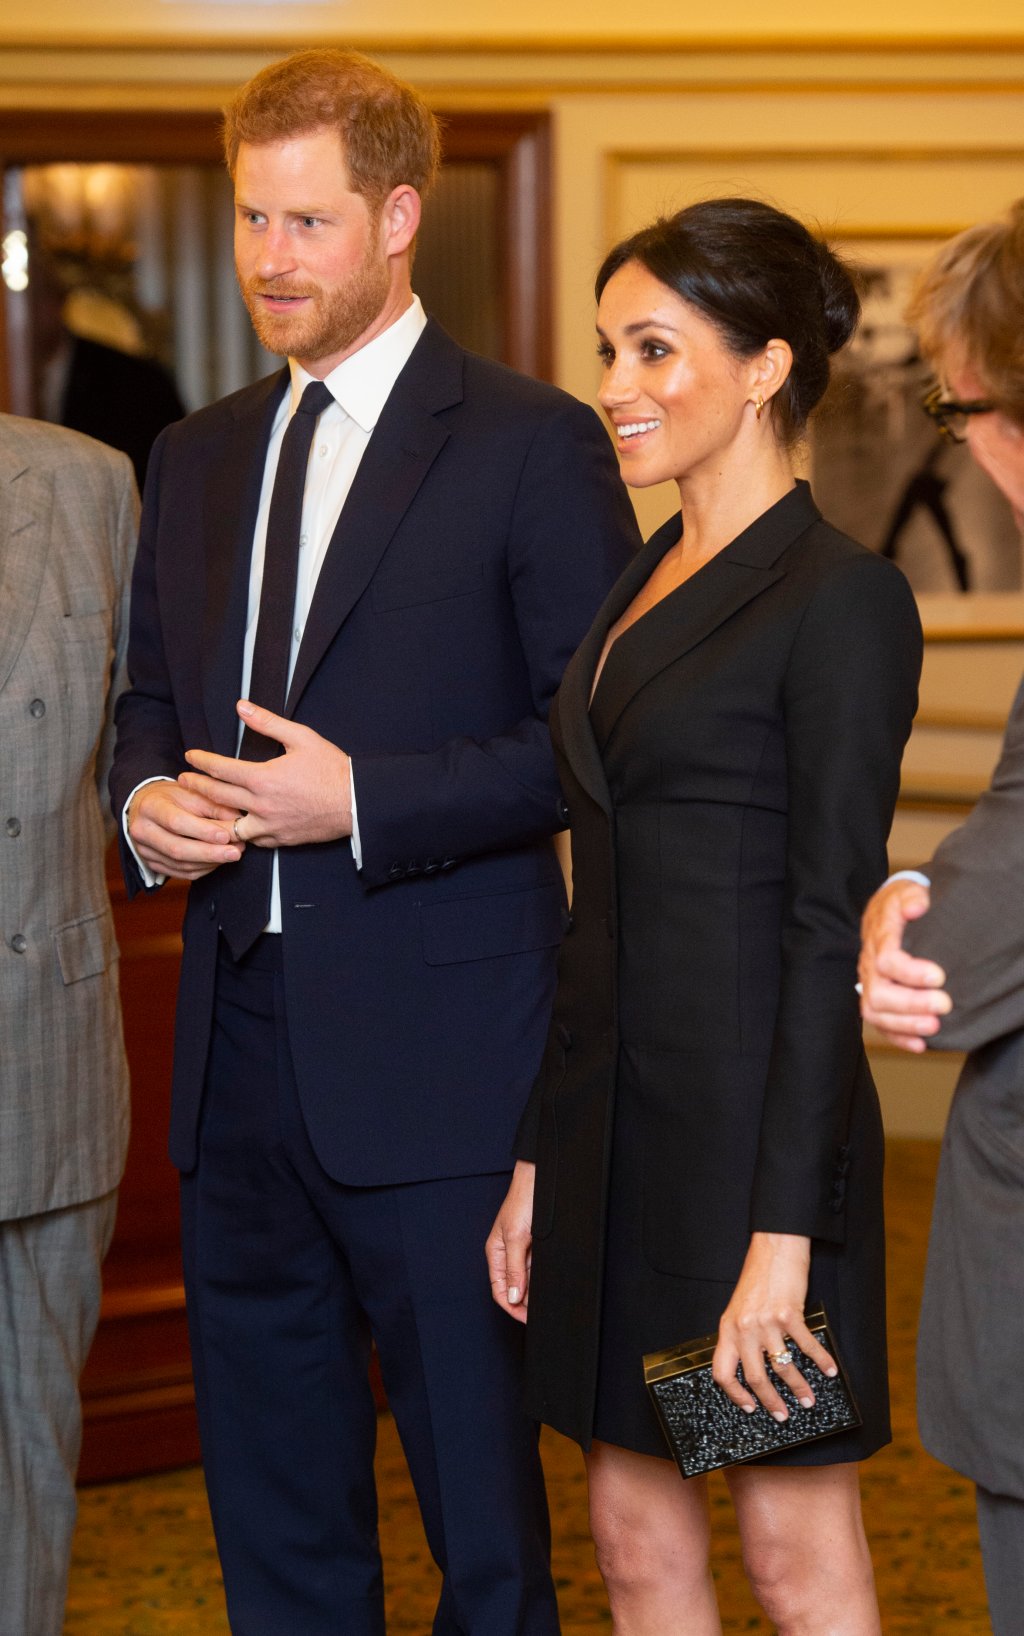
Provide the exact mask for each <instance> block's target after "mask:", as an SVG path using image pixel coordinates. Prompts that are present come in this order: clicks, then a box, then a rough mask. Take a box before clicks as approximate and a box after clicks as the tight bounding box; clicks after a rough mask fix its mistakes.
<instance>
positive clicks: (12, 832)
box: [4, 818, 21, 840]
mask: <svg viewBox="0 0 1024 1636" xmlns="http://www.w3.org/2000/svg"><path fill="white" fill-rule="evenodd" d="M4 829H5V831H6V833H7V834H8V835H9V836H10V837H11V839H12V840H13V839H14V838H15V837H16V836H18V835H20V834H21V819H20V818H8V820H7V822H6V824H5V825H4Z"/></svg>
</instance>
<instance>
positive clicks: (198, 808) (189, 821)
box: [128, 778, 245, 880]
mask: <svg viewBox="0 0 1024 1636" xmlns="http://www.w3.org/2000/svg"><path fill="white" fill-rule="evenodd" d="M240 816H241V814H240V811H239V808H238V807H234V806H229V805H223V804H222V803H219V802H217V801H211V800H210V799H209V798H208V797H207V796H205V795H199V794H196V793H195V792H194V791H192V790H185V789H182V787H181V785H180V784H175V783H173V782H172V781H171V780H170V779H166V778H161V779H157V780H156V781H155V782H154V783H152V784H144V785H143V786H142V788H141V789H140V790H138V791H137V792H136V793H135V795H134V796H133V797H132V800H131V805H130V809H129V813H128V833H129V835H130V836H131V841H132V845H133V846H134V848H135V850H136V852H137V853H138V854H139V857H140V858H141V859H142V860H143V862H144V863H145V864H146V865H147V867H148V868H150V869H152V870H153V872H154V874H157V875H171V876H173V877H174V878H175V879H176V880H199V878H200V876H202V875H208V874H209V873H210V871H211V870H212V869H217V868H218V867H219V865H220V864H222V863H237V862H238V860H239V858H240V857H241V856H242V853H243V851H244V850H245V849H244V847H243V846H242V845H240V843H239V841H238V839H237V837H236V836H235V835H234V834H233V832H232V828H231V826H232V823H233V821H234V820H235V819H236V818H238V817H240Z"/></svg>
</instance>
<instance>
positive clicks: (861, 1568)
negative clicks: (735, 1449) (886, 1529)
mask: <svg viewBox="0 0 1024 1636" xmlns="http://www.w3.org/2000/svg"><path fill="white" fill-rule="evenodd" d="M725 1477H726V1481H727V1483H728V1485H729V1490H730V1493H731V1494H732V1499H733V1504H734V1505H735V1507H736V1516H737V1519H738V1521H739V1527H740V1538H741V1540H742V1542H743V1560H744V1563H745V1565H746V1569H747V1575H748V1577H749V1579H750V1583H751V1587H752V1589H753V1592H754V1595H755V1596H756V1597H757V1599H758V1601H759V1602H760V1604H761V1606H762V1607H763V1608H764V1611H765V1613H766V1614H767V1615H768V1617H769V1619H771V1620H772V1622H773V1623H774V1624H775V1625H776V1626H777V1628H778V1631H779V1636H812V1633H813V1636H881V1629H882V1626H881V1623H880V1621H879V1617H878V1598H877V1596H876V1594H875V1576H874V1570H873V1568H872V1566H871V1557H870V1555H869V1553H868V1544H867V1540H866V1538H865V1536H864V1524H863V1520H862V1518H861V1509H860V1481H859V1472H858V1467H857V1466H856V1465H842V1466H800V1467H797V1466H758V1465H753V1466H734V1467H732V1469H731V1470H729V1471H727V1472H726V1474H725Z"/></svg>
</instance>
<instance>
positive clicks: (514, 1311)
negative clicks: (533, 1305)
mask: <svg viewBox="0 0 1024 1636" xmlns="http://www.w3.org/2000/svg"><path fill="white" fill-rule="evenodd" d="M536 1168H537V1167H536V1165H532V1164H528V1163H527V1162H526V1160H525V1159H520V1160H519V1161H518V1162H517V1164H516V1168H515V1170H514V1171H513V1172H512V1183H511V1186H510V1187H509V1190H508V1192H507V1193H506V1194H505V1202H504V1203H503V1204H502V1207H501V1209H500V1210H499V1211H498V1214H497V1217H496V1218H495V1222H494V1226H493V1227H492V1228H491V1231H490V1234H489V1236H488V1239H487V1270H488V1272H489V1273H490V1275H491V1294H492V1295H493V1296H494V1299H495V1300H496V1301H497V1303H498V1305H499V1306H500V1307H501V1308H502V1309H503V1310H504V1311H505V1312H507V1313H508V1314H509V1316H510V1317H512V1318H515V1319H517V1320H518V1322H519V1323H521V1324H525V1322H526V1307H527V1303H528V1301H529V1298H530V1246H531V1245H532V1243H533V1178H534V1173H535V1171H536Z"/></svg>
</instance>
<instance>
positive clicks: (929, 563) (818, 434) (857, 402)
mask: <svg viewBox="0 0 1024 1636" xmlns="http://www.w3.org/2000/svg"><path fill="white" fill-rule="evenodd" d="M937 242H938V241H937V240H934V239H925V238H921V237H909V236H908V237H900V236H897V235H892V236H886V237H884V238H871V239H866V238H865V239H850V240H847V241H845V242H844V243H841V244H839V245H837V248H839V249H840V250H841V251H842V252H843V253H844V254H845V255H846V256H847V259H848V260H849V261H850V263H851V264H852V265H853V266H854V269H855V271H856V274H857V278H858V282H859V285H860V293H861V300H862V302H863V317H862V320H861V324H860V328H859V329H858V332H857V334H856V336H855V337H854V339H853V341H852V342H851V344H850V346H849V347H848V348H846V350H845V351H844V352H842V353H840V354H839V356H838V357H837V358H836V359H835V360H834V365H833V383H832V386H831V388H830V389H829V394H828V397H827V398H826V400H825V402H824V404H823V405H822V406H821V408H820V410H819V411H818V413H817V414H816V416H815V418H814V421H813V432H812V438H811V461H812V476H813V482H814V492H815V497H816V499H817V501H818V504H819V505H820V506H821V507H822V510H823V511H824V512H825V514H826V516H828V518H829V519H830V521H832V522H834V523H835V524H836V526H837V527H838V528H842V529H844V530H845V531H846V532H847V533H849V534H852V535H853V537H854V539H858V540H862V541H863V542H864V544H865V545H869V546H871V547H872V548H873V549H874V550H876V551H881V552H883V553H884V554H885V555H886V556H888V557H891V558H892V559H893V561H895V562H896V563H898V564H899V566H900V567H901V568H902V569H903V570H904V572H905V573H906V575H907V577H908V579H909V580H910V582H911V584H912V586H913V587H914V590H915V591H916V592H918V593H919V594H930V593H935V592H939V593H950V592H953V593H957V592H968V591H982V592H987V591H1021V590H1024V541H1022V538H1021V534H1020V530H1019V529H1018V528H1017V525H1016V523H1015V521H1014V517H1013V514H1012V512H1011V510H1010V508H1009V506H1008V505H1007V503H1006V501H1005V500H1004V499H1003V498H1002V496H1001V495H1000V494H999V492H998V490H997V489H996V488H995V487H994V485H993V484H992V482H991V481H990V480H989V479H988V478H987V477H986V476H985V475H984V473H983V472H981V471H980V470H979V468H978V467H977V466H976V465H975V463H974V461H973V460H972V459H971V457H970V455H969V453H968V451H967V449H966V448H965V447H964V446H963V445H960V444H955V443H950V442H948V441H947V440H945V439H944V438H942V437H941V436H940V435H939V433H938V430H937V428H936V427H935V426H934V424H933V423H932V422H931V421H930V420H929V419H928V417H927V416H926V415H925V414H924V412H923V411H922V409H921V398H922V396H923V394H924V392H925V391H926V390H927V389H928V387H929V386H930V385H931V384H932V377H931V375H930V373H929V370H928V368H927V366H926V365H925V364H924V363H923V362H922V360H921V357H920V355H919V353H918V350H917V345H916V341H915V337H914V334H913V332H912V331H911V329H910V328H909V327H908V325H907V323H906V321H905V319H904V316H903V315H904V312H905V310H906V306H907V302H908V300H909V298H910V293H911V289H912V287H913V283H914V279H915V277H916V275H917V273H918V271H919V270H920V268H921V267H922V265H923V264H924V262H925V261H926V260H927V259H928V256H929V255H930V253H931V251H932V250H933V249H934V248H935V245H936V244H937Z"/></svg>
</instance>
